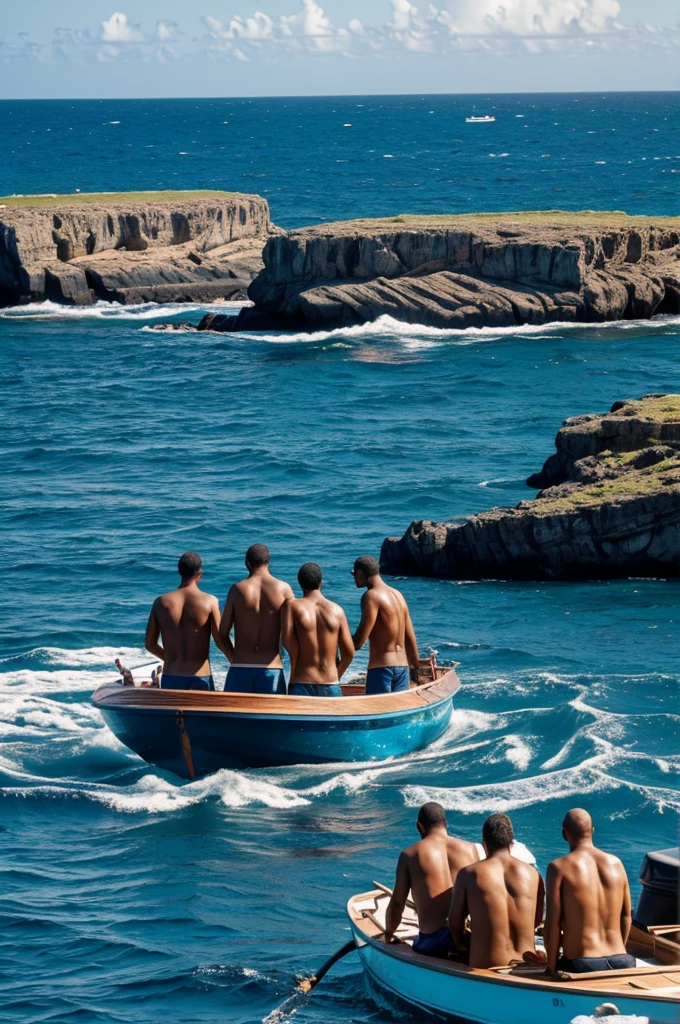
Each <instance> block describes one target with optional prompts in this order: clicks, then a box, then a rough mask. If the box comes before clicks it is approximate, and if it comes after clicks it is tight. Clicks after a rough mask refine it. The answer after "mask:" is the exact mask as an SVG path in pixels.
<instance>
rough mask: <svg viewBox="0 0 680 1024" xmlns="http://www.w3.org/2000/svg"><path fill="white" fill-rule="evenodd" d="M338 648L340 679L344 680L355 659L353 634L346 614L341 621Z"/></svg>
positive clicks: (343, 614)
mask: <svg viewBox="0 0 680 1024" xmlns="http://www.w3.org/2000/svg"><path fill="white" fill-rule="evenodd" d="M338 647H339V648H340V657H339V659H338V679H342V677H343V676H344V674H345V672H346V671H347V669H348V668H349V667H350V665H351V664H352V658H353V657H354V644H353V643H352V634H351V633H350V631H349V623H348V621H347V616H346V615H345V613H344V612H343V613H342V619H341V621H340V632H339V634H338Z"/></svg>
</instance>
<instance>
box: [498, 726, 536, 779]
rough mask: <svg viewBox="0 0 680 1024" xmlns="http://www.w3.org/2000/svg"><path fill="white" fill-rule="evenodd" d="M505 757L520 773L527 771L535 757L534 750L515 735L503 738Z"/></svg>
mask: <svg viewBox="0 0 680 1024" xmlns="http://www.w3.org/2000/svg"><path fill="white" fill-rule="evenodd" d="M503 743H504V744H505V747H506V750H505V756H506V757H507V759H508V761H510V763H511V764H512V765H514V767H515V768H516V769H517V770H518V771H525V770H526V769H527V768H528V767H529V764H530V762H531V758H532V757H533V753H534V752H533V750H532V748H531V746H530V745H529V744H528V743H527V741H526V740H523V739H522V737H521V736H516V735H514V734H512V735H510V736H504V737H503Z"/></svg>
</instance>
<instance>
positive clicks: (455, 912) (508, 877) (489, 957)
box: [449, 814, 545, 967]
mask: <svg viewBox="0 0 680 1024" xmlns="http://www.w3.org/2000/svg"><path fill="white" fill-rule="evenodd" d="M514 838H515V837H514V833H513V829H512V822H511V821H510V818H508V816H507V814H492V815H491V817H490V818H487V819H486V821H485V822H484V828H483V830H482V840H483V844H484V850H485V852H486V860H482V861H480V862H479V863H478V864H471V865H470V866H469V867H465V868H462V869H461V870H460V871H459V872H458V877H457V879H456V882H455V885H454V887H453V897H452V899H451V910H450V911H449V928H450V929H451V934H452V935H453V940H454V942H455V943H456V945H457V946H458V948H459V949H462V948H464V946H466V945H467V944H468V943H469V947H470V961H469V962H470V967H502V966H504V965H505V964H509V963H510V962H511V961H513V960H521V959H522V956H523V954H524V953H526V952H533V953H535V952H536V946H535V942H534V931H535V929H536V927H537V926H538V925H539V924H540V923H541V921H542V920H543V899H544V895H545V890H544V887H543V879H542V878H541V876H540V875H539V873H538V871H537V870H536V868H535V867H533V865H530V864H526V863H524V861H521V860H518V859H517V858H516V857H513V856H512V854H511V853H510V847H511V846H512V843H513V841H514ZM468 914H469V915H470V920H471V934H468V933H466V931H465V919H466V918H467V916H468Z"/></svg>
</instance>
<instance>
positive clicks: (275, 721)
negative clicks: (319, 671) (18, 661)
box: [102, 701, 452, 777]
mask: <svg viewBox="0 0 680 1024" xmlns="http://www.w3.org/2000/svg"><path fill="white" fill-rule="evenodd" d="M451 710H452V708H451V702H450V701H449V702H447V703H445V704H442V705H439V706H436V707H427V708H424V709H422V710H420V711H418V712H411V713H403V712H402V713H401V715H399V714H396V715H389V716H380V717H377V718H376V717H371V716H367V717H366V718H363V719H362V718H352V719H351V720H342V719H341V720H340V721H338V720H337V719H334V718H332V717H325V716H322V715H320V716H314V717H312V716H307V717H305V718H304V719H298V720H295V721H291V719H290V716H288V715H281V716H280V717H276V716H273V715H249V716H244V715H233V716H230V715H228V714H227V715H220V716H219V717H216V716H215V715H213V714H212V713H211V712H209V711H207V712H205V711H185V712H184V728H185V730H186V733H187V735H188V736H189V738H190V742H191V755H192V760H193V765H194V774H195V775H207V774H208V773H210V772H214V771H218V770H219V769H220V768H267V767H274V766H280V765H294V764H326V763H329V762H333V761H379V760H383V759H385V758H388V757H399V756H403V755H404V754H408V753H411V752H412V751H415V750H421V749H422V748H423V747H426V746H428V745H429V744H430V743H433V742H434V740H436V739H438V738H439V736H441V735H442V733H443V732H444V730H445V729H446V727H447V725H448V724H449V720H450V718H451ZM102 715H103V717H104V720H105V722H106V724H107V725H108V726H109V728H110V729H111V731H112V732H113V733H114V734H115V735H116V736H117V737H118V739H119V740H120V741H121V742H122V743H124V744H125V746H126V747H129V748H130V749H131V750H134V751H135V753H137V754H139V756H140V757H142V758H144V760H145V761H149V762H150V763H151V764H155V765H157V766H158V767H159V768H165V769H167V770H168V771H171V772H174V773H175V774H176V775H181V776H184V777H188V775H189V772H188V769H187V765H186V761H185V757H184V754H183V751H182V743H181V737H180V734H179V731H178V727H177V721H176V719H177V714H176V712H174V711H163V710H157V711H152V710H146V709H135V710H133V711H131V710H129V709H120V708H116V709H102Z"/></svg>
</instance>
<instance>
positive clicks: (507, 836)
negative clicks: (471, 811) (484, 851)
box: [482, 814, 515, 852]
mask: <svg viewBox="0 0 680 1024" xmlns="http://www.w3.org/2000/svg"><path fill="white" fill-rule="evenodd" d="M482 839H483V840H484V842H485V843H486V845H487V846H488V848H489V850H490V851H492V852H493V851H494V850H507V849H508V848H509V847H510V846H512V844H513V842H514V839H515V832H514V830H513V827H512V822H511V821H510V818H509V817H508V816H507V814H492V815H491V817H490V818H487V819H486V821H485V822H484V827H483V828H482Z"/></svg>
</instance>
